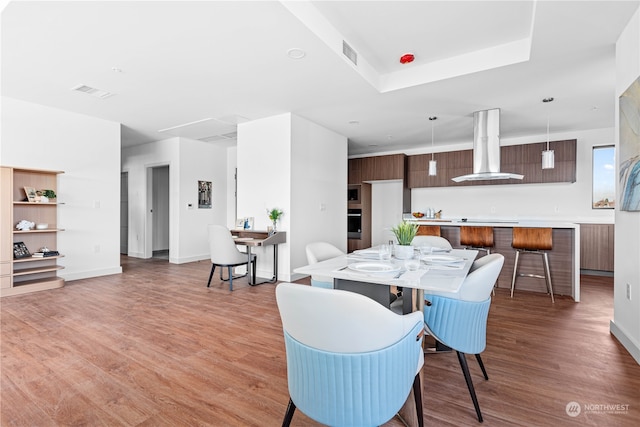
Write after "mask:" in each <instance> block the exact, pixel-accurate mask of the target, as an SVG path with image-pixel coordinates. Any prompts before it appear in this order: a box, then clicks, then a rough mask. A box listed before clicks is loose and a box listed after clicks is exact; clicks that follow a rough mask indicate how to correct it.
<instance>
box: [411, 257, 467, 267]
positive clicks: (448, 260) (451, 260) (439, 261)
mask: <svg viewBox="0 0 640 427" xmlns="http://www.w3.org/2000/svg"><path fill="white" fill-rule="evenodd" d="M421 259H422V261H424V262H425V263H427V264H428V265H434V266H435V265H443V266H452V267H458V268H462V266H463V265H464V261H465V259H464V258H461V257H457V256H452V255H425V256H423V257H421Z"/></svg>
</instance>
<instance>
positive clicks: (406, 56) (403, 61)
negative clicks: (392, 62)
mask: <svg viewBox="0 0 640 427" xmlns="http://www.w3.org/2000/svg"><path fill="white" fill-rule="evenodd" d="M414 59H416V57H415V56H413V53H405V54H404V55H402V56H401V57H400V63H401V64H408V63H410V62H413V60H414Z"/></svg>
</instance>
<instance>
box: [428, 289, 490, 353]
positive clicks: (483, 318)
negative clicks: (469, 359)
mask: <svg viewBox="0 0 640 427" xmlns="http://www.w3.org/2000/svg"><path fill="white" fill-rule="evenodd" d="M425 298H426V299H427V300H429V301H430V302H431V305H428V306H427V305H425V307H424V322H425V324H426V328H427V332H428V333H429V334H431V335H433V337H434V338H436V339H437V340H438V341H440V342H441V343H443V344H444V345H446V346H448V347H451V348H452V349H454V350H457V351H460V352H462V353H467V354H479V353H482V352H483V351H484V349H485V347H486V344H487V317H488V315H489V307H490V306H491V298H487V299H486V300H485V301H462V300H458V299H452V298H445V297H441V296H437V295H425Z"/></svg>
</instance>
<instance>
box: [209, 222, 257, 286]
mask: <svg viewBox="0 0 640 427" xmlns="http://www.w3.org/2000/svg"><path fill="white" fill-rule="evenodd" d="M208 231H209V251H210V255H211V273H209V281H208V282H207V287H210V286H211V278H212V277H213V272H214V271H215V269H216V267H220V268H223V267H226V268H227V270H228V271H229V278H228V279H226V280H225V279H222V271H220V278H221V279H222V280H224V281H227V280H228V281H229V290H230V291H232V290H233V279H239V278H241V277H244V276H246V274H244V275H241V276H234V275H233V267H237V266H240V265H245V264H246V266H247V274H249V273H250V271H251V266H253V283H255V281H256V262H257V257H256V255H255V254H251V262H249V258H248V256H247V254H246V253H243V252H240V250H238V247H237V246H236V244H235V242H234V241H233V237H232V236H231V232H230V231H229V229H228V228H227V227H224V226H222V225H216V224H210V225H209V227H208Z"/></svg>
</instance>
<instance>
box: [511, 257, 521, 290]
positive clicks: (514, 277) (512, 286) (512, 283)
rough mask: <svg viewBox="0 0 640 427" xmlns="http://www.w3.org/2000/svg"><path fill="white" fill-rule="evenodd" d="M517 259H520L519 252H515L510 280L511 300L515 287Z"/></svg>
mask: <svg viewBox="0 0 640 427" xmlns="http://www.w3.org/2000/svg"><path fill="white" fill-rule="evenodd" d="M518 258H520V251H518V250H517V251H516V262H515V264H514V265H513V278H512V279H511V298H513V289H514V288H515V286H516V276H517V274H518Z"/></svg>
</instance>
